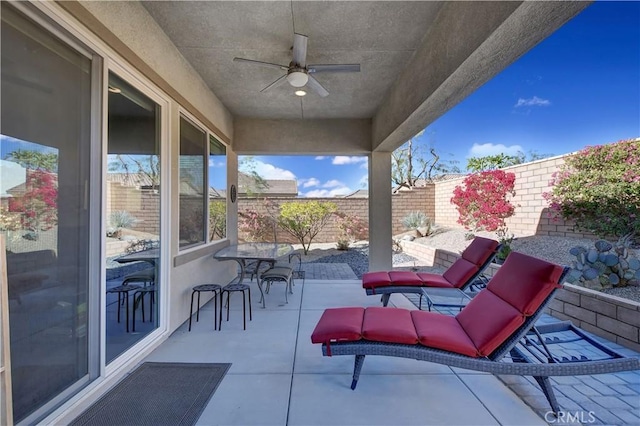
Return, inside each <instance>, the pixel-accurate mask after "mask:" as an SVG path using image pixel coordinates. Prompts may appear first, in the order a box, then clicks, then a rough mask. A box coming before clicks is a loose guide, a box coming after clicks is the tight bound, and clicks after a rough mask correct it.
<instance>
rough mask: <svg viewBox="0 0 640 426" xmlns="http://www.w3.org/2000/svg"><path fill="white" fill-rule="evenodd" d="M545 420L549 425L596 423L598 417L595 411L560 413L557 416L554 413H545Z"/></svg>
mask: <svg viewBox="0 0 640 426" xmlns="http://www.w3.org/2000/svg"><path fill="white" fill-rule="evenodd" d="M544 420H545V421H546V422H547V423H549V424H571V423H580V424H587V423H595V421H596V417H595V412H593V411H562V410H561V411H558V413H557V415H556V414H554V413H553V411H547V412H546V413H544Z"/></svg>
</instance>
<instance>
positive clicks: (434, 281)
mask: <svg viewBox="0 0 640 426" xmlns="http://www.w3.org/2000/svg"><path fill="white" fill-rule="evenodd" d="M417 275H418V277H420V279H421V280H422V282H424V283H425V285H427V286H429V287H446V288H452V287H453V284H451V283H450V282H449V281H447V279H446V278H445V277H443V276H442V275H438V274H432V273H430V272H418V273H417Z"/></svg>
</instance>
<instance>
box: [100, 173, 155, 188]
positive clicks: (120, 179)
mask: <svg viewBox="0 0 640 426" xmlns="http://www.w3.org/2000/svg"><path fill="white" fill-rule="evenodd" d="M107 182H115V183H120V184H122V185H124V186H135V187H143V186H153V180H152V179H151V177H150V176H148V175H146V174H144V173H107Z"/></svg>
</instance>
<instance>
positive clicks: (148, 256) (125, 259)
mask: <svg viewBox="0 0 640 426" xmlns="http://www.w3.org/2000/svg"><path fill="white" fill-rule="evenodd" d="M159 257H160V249H159V248H152V249H147V250H142V251H136V252H133V253H129V254H125V255H124V256H120V257H118V258H116V259H114V260H115V261H116V262H118V263H131V262H141V261H142V262H148V263H151V264H152V265H153V266H156V261H157V260H158V258H159Z"/></svg>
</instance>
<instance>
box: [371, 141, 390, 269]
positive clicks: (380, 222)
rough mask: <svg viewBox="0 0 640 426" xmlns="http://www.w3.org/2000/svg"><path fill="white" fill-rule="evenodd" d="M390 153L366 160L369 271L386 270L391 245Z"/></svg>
mask: <svg viewBox="0 0 640 426" xmlns="http://www.w3.org/2000/svg"><path fill="white" fill-rule="evenodd" d="M391 228H392V227H391V153H390V152H372V153H371V157H369V271H380V270H389V269H391V266H392V245H391Z"/></svg>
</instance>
